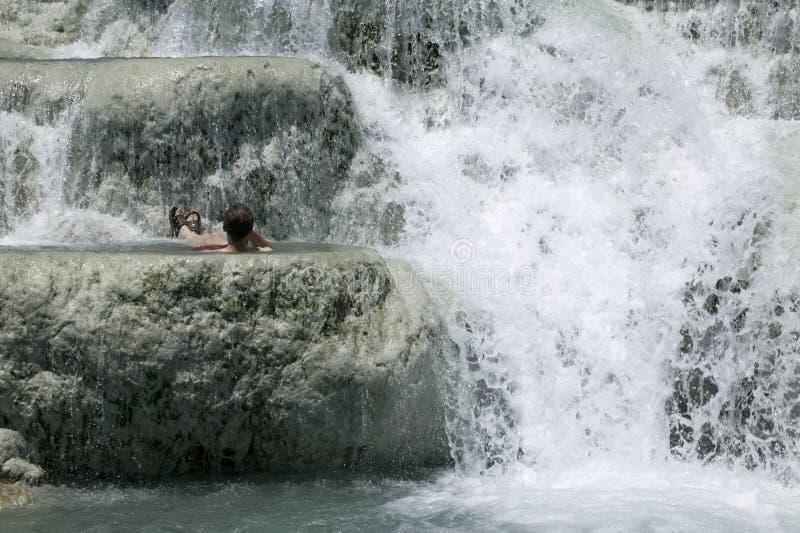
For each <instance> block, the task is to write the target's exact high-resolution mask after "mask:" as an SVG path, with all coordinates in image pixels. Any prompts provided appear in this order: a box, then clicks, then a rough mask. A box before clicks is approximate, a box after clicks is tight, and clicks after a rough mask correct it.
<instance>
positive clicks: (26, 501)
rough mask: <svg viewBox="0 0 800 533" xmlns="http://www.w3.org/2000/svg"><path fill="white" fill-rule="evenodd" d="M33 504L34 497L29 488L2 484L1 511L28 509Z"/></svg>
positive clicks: (0, 493)
mask: <svg viewBox="0 0 800 533" xmlns="http://www.w3.org/2000/svg"><path fill="white" fill-rule="evenodd" d="M31 503H33V496H31V491H30V489H29V488H28V487H25V486H23V485H17V484H16V483H14V484H0V511H2V510H3V509H13V508H18V507H27V506H28V505H30V504H31Z"/></svg>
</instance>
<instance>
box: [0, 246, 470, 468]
mask: <svg viewBox="0 0 800 533" xmlns="http://www.w3.org/2000/svg"><path fill="white" fill-rule="evenodd" d="M0 271H2V276H0V427H5V428H11V429H13V430H16V431H18V432H19V433H20V434H21V435H22V436H23V437H24V439H25V441H26V442H27V443H28V445H29V446H30V448H31V450H32V453H33V454H35V456H36V457H37V459H38V460H37V462H38V464H41V465H42V466H43V467H44V469H45V470H46V471H47V473H48V476H49V477H50V478H51V479H56V480H57V479H64V478H89V477H94V476H121V477H125V478H160V477H166V476H171V475H176V474H180V473H184V472H190V471H202V472H245V471H273V472H298V471H324V470H332V469H338V468H372V467H375V468H387V467H393V466H402V465H409V464H428V463H441V462H444V461H447V460H449V448H448V446H447V440H446V436H445V430H444V428H445V421H444V418H445V415H444V411H445V398H446V396H447V393H446V392H445V390H444V388H445V386H444V384H443V383H441V382H440V381H443V380H442V379H441V376H442V375H444V374H446V370H447V368H449V365H451V364H452V361H454V360H455V353H456V350H457V347H456V345H455V344H454V343H453V342H452V341H451V340H450V338H449V336H448V335H447V333H446V330H445V328H444V327H443V325H442V322H441V319H440V317H439V315H438V312H437V310H436V308H435V307H434V306H433V305H432V303H431V301H430V299H429V297H428V295H427V294H426V293H425V291H424V289H423V288H422V287H420V286H419V284H415V283H413V276H412V275H411V273H410V272H409V270H408V267H406V266H405V265H403V264H401V263H398V262H388V261H385V260H383V259H382V258H381V257H380V256H379V255H378V254H377V253H376V252H374V251H372V250H369V249H365V248H349V249H345V250H344V251H342V250H341V249H340V251H337V252H328V253H305V254H276V255H272V254H239V255H229V254H201V253H172V254H156V253H145V252H138V253H111V252H25V251H20V252H16V251H3V252H0ZM20 445H21V444H19V443H17V444H14V446H20ZM9 446H11V445H9ZM11 466H14V467H15V468H16V467H18V466H20V465H17V464H14V465H11ZM23 466H24V465H23Z"/></svg>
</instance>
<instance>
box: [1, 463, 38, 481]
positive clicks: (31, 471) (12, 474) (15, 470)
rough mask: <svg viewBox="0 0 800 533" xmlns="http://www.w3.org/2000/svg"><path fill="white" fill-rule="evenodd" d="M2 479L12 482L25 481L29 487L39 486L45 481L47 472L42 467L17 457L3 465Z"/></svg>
mask: <svg viewBox="0 0 800 533" xmlns="http://www.w3.org/2000/svg"><path fill="white" fill-rule="evenodd" d="M0 477H2V478H4V479H6V480H11V481H23V482H25V483H27V484H29V485H38V484H39V483H41V482H42V481H43V480H44V477H45V472H44V470H42V468H41V467H40V466H37V465H35V464H32V463H29V462H28V461H25V460H24V459H20V458H18V457H15V458H14V459H9V460H8V461H6V462H5V463H3V466H2V468H0Z"/></svg>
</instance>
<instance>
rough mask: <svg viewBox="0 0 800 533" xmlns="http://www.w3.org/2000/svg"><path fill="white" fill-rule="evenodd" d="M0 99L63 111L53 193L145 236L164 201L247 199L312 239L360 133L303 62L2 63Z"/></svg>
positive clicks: (324, 228) (275, 222)
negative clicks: (60, 169) (65, 136)
mask: <svg viewBox="0 0 800 533" xmlns="http://www.w3.org/2000/svg"><path fill="white" fill-rule="evenodd" d="M0 109H2V110H5V111H14V112H18V113H21V114H24V115H27V116H30V117H34V118H35V119H36V121H37V122H43V123H48V122H52V121H54V120H56V119H58V118H59V117H62V116H63V113H65V112H66V111H67V110H70V109H71V110H72V111H74V112H75V116H76V117H77V118H76V120H75V121H74V122H73V123H72V127H71V129H72V131H71V134H70V142H69V148H68V151H69V153H68V167H69V168H68V172H67V174H68V176H67V179H66V180H65V181H66V183H67V185H66V189H67V190H65V191H64V196H65V197H66V198H67V199H68V201H70V203H72V204H74V205H76V206H78V207H91V208H94V209H96V210H99V211H101V212H104V213H114V214H115V215H125V216H127V218H128V219H129V220H130V221H131V222H136V223H139V224H140V225H142V226H144V227H145V231H148V232H150V233H153V234H163V231H164V230H163V220H162V215H163V209H164V207H163V206H170V205H191V206H194V207H195V208H196V209H198V210H199V211H200V212H202V213H204V214H205V215H207V216H210V217H212V218H213V217H215V216H217V215H219V214H221V212H222V211H223V210H224V209H225V207H227V205H226V204H227V202H229V201H231V200H232V199H241V198H246V199H248V203H249V204H250V206H251V207H252V208H253V210H254V212H255V214H256V217H257V218H258V220H259V221H260V222H262V223H263V224H264V227H265V228H266V229H265V231H266V232H267V233H268V234H270V235H272V236H273V237H275V238H278V239H280V238H285V237H287V236H290V235H292V236H302V237H304V238H307V239H320V238H322V237H324V236H325V235H327V233H328V229H329V222H330V217H331V212H330V204H331V202H332V199H333V196H334V195H335V193H336V191H337V190H338V189H339V188H340V185H341V183H342V182H343V181H344V180H345V179H346V175H347V171H348V168H349V165H350V160H351V159H352V157H353V154H354V153H355V151H356V149H357V146H358V142H359V134H358V128H357V126H356V119H355V117H354V112H353V108H352V104H351V99H350V92H349V90H348V89H347V87H346V85H345V84H344V82H343V81H342V79H341V78H338V77H334V76H331V75H330V74H328V73H327V72H326V71H325V70H324V69H323V68H321V67H319V66H318V65H316V64H314V63H311V62H309V61H306V60H302V59H287V58H263V57H252V58H187V59H128V60H124V59H117V60H104V61H36V62H27V61H0ZM154 206H159V207H154ZM148 224H149V226H148ZM156 228H159V229H156Z"/></svg>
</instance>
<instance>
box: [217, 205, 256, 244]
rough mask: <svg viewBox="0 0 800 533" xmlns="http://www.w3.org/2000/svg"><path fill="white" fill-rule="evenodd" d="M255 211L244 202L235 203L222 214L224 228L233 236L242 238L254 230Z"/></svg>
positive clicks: (237, 238) (238, 238)
mask: <svg viewBox="0 0 800 533" xmlns="http://www.w3.org/2000/svg"><path fill="white" fill-rule="evenodd" d="M253 221H254V217H253V212H252V211H251V210H250V208H249V207H247V206H246V205H244V204H233V205H232V206H230V207H229V208H228V210H227V211H225V214H224V215H223V216H222V229H223V230H225V233H227V234H228V235H229V236H230V237H231V238H233V239H236V240H240V239H244V238H245V237H247V235H248V234H249V233H250V232H251V231H253Z"/></svg>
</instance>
